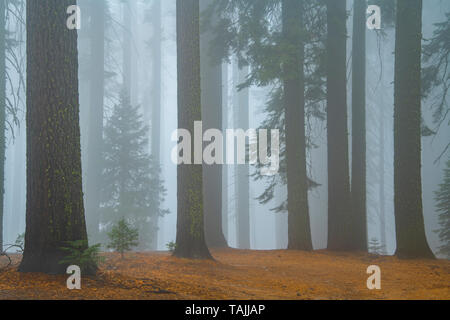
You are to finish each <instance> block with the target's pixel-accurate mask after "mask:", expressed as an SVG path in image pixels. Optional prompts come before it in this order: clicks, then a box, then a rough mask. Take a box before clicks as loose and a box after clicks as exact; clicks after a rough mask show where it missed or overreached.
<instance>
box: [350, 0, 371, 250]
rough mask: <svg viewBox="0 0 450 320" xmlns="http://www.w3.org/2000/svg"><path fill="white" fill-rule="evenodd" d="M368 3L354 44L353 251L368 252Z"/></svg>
mask: <svg viewBox="0 0 450 320" xmlns="http://www.w3.org/2000/svg"><path fill="white" fill-rule="evenodd" d="M366 8H367V2H366V0H355V1H354V8H353V42H352V46H353V47H352V64H353V67H352V184H351V192H352V194H351V195H352V203H353V206H352V214H353V219H352V220H353V227H352V233H351V239H352V240H351V242H350V243H351V244H352V247H353V249H355V250H360V251H367V218H366Z"/></svg>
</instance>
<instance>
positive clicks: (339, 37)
mask: <svg viewBox="0 0 450 320" xmlns="http://www.w3.org/2000/svg"><path fill="white" fill-rule="evenodd" d="M327 21H328V23H327V28H328V32H327V141H328V143H327V147H328V249H330V250H348V249H350V248H351V247H352V243H351V238H350V235H351V232H352V214H351V209H352V208H351V203H350V176H349V155H348V128H347V86H346V83H347V77H346V70H347V65H346V63H347V50H346V42H347V30H346V21H347V11H346V1H345V0H327Z"/></svg>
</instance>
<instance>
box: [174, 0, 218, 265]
mask: <svg viewBox="0 0 450 320" xmlns="http://www.w3.org/2000/svg"><path fill="white" fill-rule="evenodd" d="M176 11H177V65H178V71H177V72H178V128H183V129H186V130H189V132H191V133H193V132H194V122H195V121H201V120H202V108H201V93H200V91H201V89H200V88H201V84H200V12H199V11H200V8H199V0H177V9H176ZM192 146H194V143H193V141H192ZM191 158H192V159H194V148H192V154H191ZM177 184H178V185H177V189H178V194H177V203H178V212H177V241H176V243H177V245H176V249H175V252H174V255H175V256H177V257H184V258H211V254H210V253H209V250H208V247H207V246H206V241H205V231H204V217H203V192H202V191H203V176H202V165H201V164H181V165H179V166H178V177H177Z"/></svg>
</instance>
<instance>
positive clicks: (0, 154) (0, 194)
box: [0, 0, 6, 252]
mask: <svg viewBox="0 0 450 320" xmlns="http://www.w3.org/2000/svg"><path fill="white" fill-rule="evenodd" d="M0 74H1V75H2V76H1V77H0V252H2V251H3V208H4V203H3V202H4V195H5V152H6V145H5V129H6V124H5V121H6V76H5V74H6V3H5V0H0Z"/></svg>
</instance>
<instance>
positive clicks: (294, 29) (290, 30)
mask: <svg viewBox="0 0 450 320" xmlns="http://www.w3.org/2000/svg"><path fill="white" fill-rule="evenodd" d="M282 11H283V12H282V16H283V35H284V37H285V41H286V44H285V45H286V46H288V50H289V51H288V52H289V55H290V57H291V59H290V60H289V61H286V63H285V65H284V66H283V68H284V76H283V77H284V78H283V86H284V87H283V90H284V109H285V130H286V171H287V172H286V175H287V190H288V195H287V198H288V204H287V206H288V248H289V249H295V250H312V241H311V227H310V221H309V209H308V185H307V176H306V139H305V79H304V54H305V53H304V40H303V35H302V32H303V29H304V25H303V11H304V3H303V0H283V1H282Z"/></svg>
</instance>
